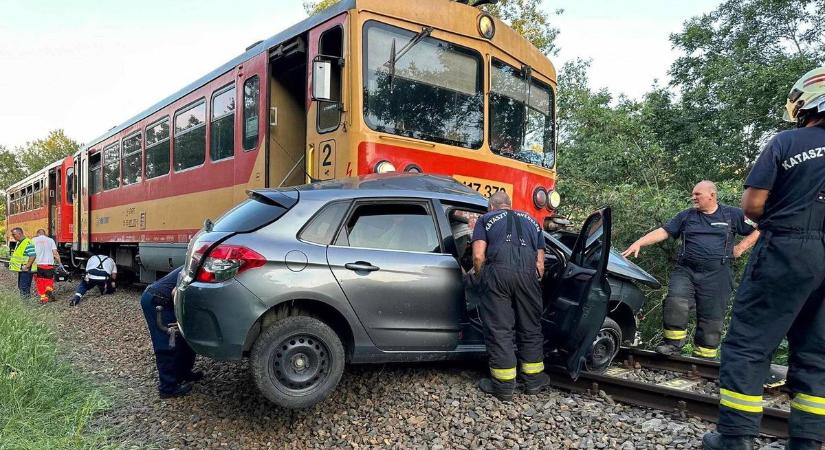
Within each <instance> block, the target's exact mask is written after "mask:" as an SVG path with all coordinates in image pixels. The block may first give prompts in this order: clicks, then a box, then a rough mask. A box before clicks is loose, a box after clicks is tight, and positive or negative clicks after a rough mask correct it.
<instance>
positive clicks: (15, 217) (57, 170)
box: [7, 0, 558, 282]
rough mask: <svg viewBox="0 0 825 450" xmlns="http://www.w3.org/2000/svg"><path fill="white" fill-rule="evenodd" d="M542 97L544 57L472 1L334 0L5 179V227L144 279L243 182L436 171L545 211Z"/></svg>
mask: <svg viewBox="0 0 825 450" xmlns="http://www.w3.org/2000/svg"><path fill="white" fill-rule="evenodd" d="M555 97H556V73H555V69H554V67H553V65H552V63H551V62H550V61H549V60H548V59H547V58H546V57H545V56H544V55H543V54H541V52H539V51H538V50H537V49H536V48H535V47H534V46H532V45H531V44H530V43H529V42H528V41H527V40H525V39H524V38H523V37H522V36H520V35H519V34H518V33H517V32H515V31H514V30H513V29H511V28H510V27H508V26H507V25H506V24H504V23H503V22H501V21H499V20H498V19H495V18H493V17H491V16H489V15H488V14H486V13H484V12H483V11H481V10H479V9H477V8H475V7H471V6H467V5H464V4H462V3H460V2H452V1H447V0H419V1H417V2H416V3H415V7H413V8H411V7H410V6H409V3H408V2H403V1H400V0H343V1H341V2H339V3H337V4H336V5H335V6H332V7H331V8H329V9H327V10H325V11H323V12H321V13H318V14H316V15H314V16H311V17H309V18H307V19H306V20H304V21H302V22H300V23H298V24H296V25H294V26H292V27H290V28H288V29H287V30H284V31H283V32H281V33H279V34H277V35H275V36H273V37H271V38H269V39H267V40H265V41H261V42H257V43H255V44H253V45H252V46H250V47H249V48H247V49H246V51H245V52H244V53H243V54H241V55H240V56H238V57H236V58H234V59H232V60H231V61H229V62H227V63H226V64H224V65H222V66H221V67H219V68H217V69H215V70H214V71H212V72H211V73H209V74H207V75H205V76H203V77H201V78H200V79H198V80H197V81H195V82H193V83H191V84H190V85H189V86H186V87H185V88H183V89H182V90H180V91H178V92H176V93H175V94H172V95H171V96H169V97H168V98H166V99H164V100H162V101H160V102H158V103H157V104H155V105H153V106H152V107H150V108H148V109H147V110H145V111H143V112H142V113H140V114H138V115H136V116H135V117H133V118H131V119H129V120H127V121H126V122H124V123H123V124H121V125H119V126H117V127H115V128H113V129H112V130H110V131H108V132H107V133H105V134H104V135H102V136H100V137H99V138H96V139H94V140H92V141H91V142H90V143H89V144H88V145H86V146H84V147H83V148H82V149H81V150H80V151H78V152H77V153H76V154H74V155H72V156H70V157H68V158H66V159H65V160H63V161H58V162H55V163H54V164H52V165H50V166H49V167H47V168H45V169H43V170H41V171H39V172H38V173H36V174H33V175H31V176H29V177H28V178H26V179H25V180H22V181H21V182H19V183H16V184H15V185H13V186H11V187H9V188H8V189H7V193H8V194H9V195H8V205H7V206H8V208H7V211H8V221H7V222H8V223H7V228H8V229H11V228H12V227H15V226H21V227H23V228H24V230H25V231H26V233H27V234H28V235H31V234H33V232H34V231H35V230H36V229H37V228H45V229H47V230H48V231H49V233H50V234H51V235H52V236H54V237H55V238H56V240H57V242H58V245H59V247H60V249H61V251H62V252H63V253H65V254H67V255H68V256H69V257H70V258H69V260H71V261H72V262H73V263H76V264H78V263H80V262H81V261H82V259H83V258H85V257H86V256H87V255H89V254H92V253H103V254H107V255H110V256H112V257H113V258H114V259H115V261H116V262H117V264H118V265H119V266H120V267H122V268H123V269H126V270H131V271H132V272H134V273H136V274H138V275H139V278H140V280H141V281H144V282H149V281H152V280H154V279H155V277H156V276H157V274H158V273H159V272H167V271H169V270H171V269H172V268H174V267H176V266H178V265H180V264H182V263H183V257H184V253H185V247H186V244H187V242H188V241H189V239H190V238H191V237H192V235H194V234H195V233H196V232H197V230H198V229H200V227H201V225H202V223H203V221H204V219H206V218H212V219H214V218H217V217H218V216H220V215H221V214H223V213H224V212H225V211H226V210H228V209H229V208H231V207H232V206H233V205H235V204H237V203H238V202H240V201H241V200H243V199H244V198H246V194H245V191H246V190H247V189H250V188H262V187H279V186H289V185H295V184H301V183H304V182H307V181H312V180H326V179H331V178H339V177H346V176H354V175H362V174H367V173H372V172H385V171H389V170H399V171H401V170H403V171H408V172H426V173H437V174H446V175H452V176H454V177H456V178H457V179H458V180H460V181H462V182H464V183H465V184H466V185H468V186H471V187H473V188H475V189H477V190H479V191H480V192H481V193H483V194H485V195H489V194H491V193H493V192H495V191H497V190H500V189H503V190H505V191H507V192H508V193H510V194H511V196H512V197H513V200H514V206H515V207H517V208H520V209H525V210H527V211H529V212H531V213H532V214H533V215H534V216H535V217H536V218H537V219H538V220H540V221H545V223H548V221H549V220H550V217H552V215H553V211H554V208H555V207H557V206H558V194H557V193H556V192H555V182H556V170H555V169H556V158H555V155H556V153H555V136H556V128H555V121H556V118H555Z"/></svg>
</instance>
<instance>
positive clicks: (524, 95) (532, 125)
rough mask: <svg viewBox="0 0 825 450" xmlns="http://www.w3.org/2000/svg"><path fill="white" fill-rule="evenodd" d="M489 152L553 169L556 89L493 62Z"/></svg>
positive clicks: (503, 64) (510, 67)
mask: <svg viewBox="0 0 825 450" xmlns="http://www.w3.org/2000/svg"><path fill="white" fill-rule="evenodd" d="M490 72H491V73H490V77H491V80H490V81H491V88H492V89H491V92H490V150H492V151H493V153H495V154H497V155H501V156H505V157H507V158H512V159H516V160H519V161H524V162H526V163H530V164H535V165H537V166H542V167H547V168H552V167H553V165H554V164H555V160H556V154H555V149H554V136H555V115H554V114H553V106H554V103H555V102H554V99H553V90H552V89H550V87H549V86H547V85H545V84H544V83H541V82H540V81H538V80H536V79H534V78H532V79H530V82H529V83H528V80H527V77H525V76H524V75H523V74H522V71H521V70H518V69H516V68H514V67H512V66H509V65H507V64H505V63H503V62H501V61H497V60H493V64H492V70H491V71H490Z"/></svg>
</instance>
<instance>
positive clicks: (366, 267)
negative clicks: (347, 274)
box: [344, 261, 380, 272]
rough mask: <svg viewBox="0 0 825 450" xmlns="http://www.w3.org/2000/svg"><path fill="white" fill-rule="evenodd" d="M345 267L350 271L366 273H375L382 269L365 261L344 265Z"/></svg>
mask: <svg viewBox="0 0 825 450" xmlns="http://www.w3.org/2000/svg"><path fill="white" fill-rule="evenodd" d="M344 267H346V268H347V269H349V270H355V271H364V272H375V271H376V270H378V269H380V267H377V266H373V265H372V264H370V263H368V262H365V261H355V262H352V263H346V264H344Z"/></svg>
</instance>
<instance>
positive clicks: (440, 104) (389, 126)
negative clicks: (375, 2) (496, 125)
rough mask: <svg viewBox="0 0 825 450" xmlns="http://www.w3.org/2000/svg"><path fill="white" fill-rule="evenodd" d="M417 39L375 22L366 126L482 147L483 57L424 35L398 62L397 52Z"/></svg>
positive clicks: (367, 64)
mask: <svg viewBox="0 0 825 450" xmlns="http://www.w3.org/2000/svg"><path fill="white" fill-rule="evenodd" d="M415 37H416V32H414V31H409V30H405V29H402V28H397V27H392V26H389V25H385V24H381V23H378V22H374V21H370V22H367V24H366V25H364V120H365V121H366V123H367V125H368V126H369V127H370V128H371V129H373V130H375V131H382V132H385V133H391V134H396V135H400V136H407V137H412V138H416V139H423V140H427V141H433V142H440V143H445V144H451V145H456V146H460V147H465V148H478V147H480V146H481V142H482V140H483V135H484V132H483V129H484V96H483V93H482V78H481V67H482V65H481V56H480V55H479V54H478V53H476V52H474V51H472V50H469V49H465V48H463V47H459V46H457V45H454V44H451V43H448V42H445V41H442V40H439V39H434V38H431V37H423V35H422V37H420V39H419V40H418V41H417V42H416V43H415V45H412V46H410V47H409V48H407V50H406V51H405V52H404V53H403V54H401V53H399V54H398V56H397V57H396V58H393V55H394V51H393V50H395V51H399V50H401V49H402V48H403V47H404V46H405V44H407V43H408V42H410V41H411V40H412V39H415ZM396 47H397V48H396ZM392 62H394V63H395V64H394V65H393V64H392Z"/></svg>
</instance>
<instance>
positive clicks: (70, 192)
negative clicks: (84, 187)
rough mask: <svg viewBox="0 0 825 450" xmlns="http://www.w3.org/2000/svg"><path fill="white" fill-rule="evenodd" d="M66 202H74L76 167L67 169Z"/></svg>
mask: <svg viewBox="0 0 825 450" xmlns="http://www.w3.org/2000/svg"><path fill="white" fill-rule="evenodd" d="M66 202H67V203H68V204H70V205H71V204H72V203H74V167H69V168H68V169H66Z"/></svg>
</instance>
